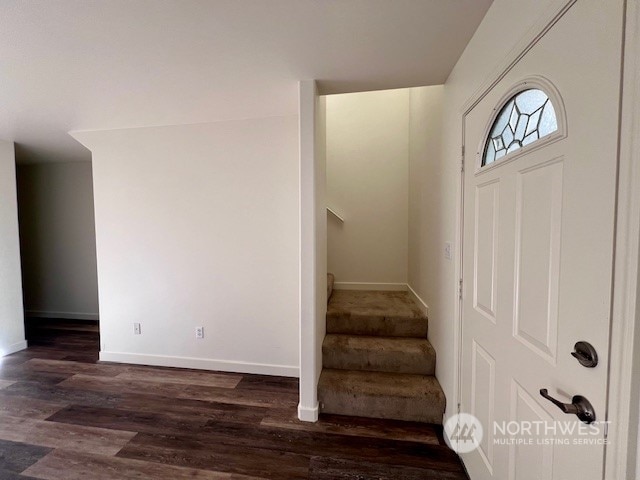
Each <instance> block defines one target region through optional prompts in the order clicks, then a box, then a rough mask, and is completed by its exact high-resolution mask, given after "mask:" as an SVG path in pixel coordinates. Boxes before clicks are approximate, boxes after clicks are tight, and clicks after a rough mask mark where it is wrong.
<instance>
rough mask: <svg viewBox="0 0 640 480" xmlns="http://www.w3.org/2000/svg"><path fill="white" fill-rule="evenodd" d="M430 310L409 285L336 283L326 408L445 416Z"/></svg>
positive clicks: (321, 393) (322, 391) (323, 395)
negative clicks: (404, 288) (346, 286)
mask: <svg viewBox="0 0 640 480" xmlns="http://www.w3.org/2000/svg"><path fill="white" fill-rule="evenodd" d="M427 326H428V321H427V317H426V316H425V315H424V314H423V313H422V312H421V311H420V309H419V308H418V306H417V305H416V304H415V303H414V302H413V300H411V298H410V297H409V295H408V294H407V293H406V292H374V291H352V290H336V291H333V293H332V294H331V296H330V299H329V304H328V307H327V335H326V337H325V340H324V343H323V345H322V361H323V370H322V373H321V375H320V382H319V384H318V397H319V401H320V411H321V412H322V413H333V414H339V415H354V416H360V417H372V418H388V419H395V420H409V421H418V422H426V423H436V424H440V423H442V415H443V413H444V407H445V398H444V393H443V392H442V388H441V387H440V384H439V383H438V380H436V378H435V377H434V373H435V364H436V354H435V351H434V349H433V347H432V346H431V344H430V343H429V341H428V340H427Z"/></svg>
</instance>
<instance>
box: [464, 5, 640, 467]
mask: <svg viewBox="0 0 640 480" xmlns="http://www.w3.org/2000/svg"><path fill="white" fill-rule="evenodd" d="M577 1H578V0H556V1H555V2H553V4H552V5H551V7H550V8H549V10H548V13H546V14H543V15H542V16H541V17H540V19H539V20H538V21H537V22H536V24H535V25H534V26H533V27H532V28H531V29H530V30H529V31H528V32H527V33H526V34H525V36H524V37H523V38H522V39H520V41H519V42H518V43H517V44H516V46H515V47H514V48H513V49H512V50H511V51H510V52H509V54H508V55H507V56H506V57H505V58H504V59H503V60H502V61H501V62H500V64H499V65H498V67H497V68H496V69H495V70H494V72H493V73H492V74H491V75H490V76H489V77H488V78H487V80H486V81H485V82H483V83H482V85H481V86H480V88H479V89H478V90H477V91H476V92H475V93H474V94H473V95H472V96H471V97H470V98H469V100H468V101H467V102H466V103H465V104H464V105H463V107H462V109H461V111H460V119H461V124H462V129H461V133H462V136H461V143H460V144H461V146H462V148H461V160H460V161H461V169H460V177H459V183H458V188H459V195H458V202H457V206H456V211H457V220H456V243H457V244H458V246H459V248H458V249H457V251H458V255H457V256H456V257H455V266H454V268H455V270H456V273H457V275H458V276H457V278H458V281H457V282H456V285H455V286H454V288H455V289H456V290H458V292H457V293H458V294H456V295H455V298H456V301H455V305H454V318H455V325H454V342H455V343H454V358H455V362H456V365H455V368H454V375H455V378H454V389H455V390H454V402H455V405H456V406H457V411H458V412H459V411H460V405H461V400H462V354H463V352H462V330H463V319H462V292H461V290H459V289H461V285H462V278H463V277H462V273H463V261H462V259H463V254H464V243H463V239H464V231H463V229H464V217H463V214H464V180H465V172H464V158H465V133H466V132H465V124H466V117H467V116H468V115H469V113H470V112H471V111H472V110H473V108H474V107H475V106H476V105H477V104H478V103H479V102H480V101H481V100H482V99H483V98H484V97H485V96H486V95H487V94H488V93H489V92H490V91H491V90H492V89H493V88H494V87H495V86H496V85H497V84H498V83H499V82H500V81H501V80H502V79H503V78H504V77H505V76H506V75H507V74H508V73H509V72H510V71H511V69H512V68H513V67H514V66H515V65H516V64H517V63H518V62H519V61H520V60H521V59H522V58H523V57H524V56H525V55H526V54H527V52H529V50H531V49H532V48H533V47H534V46H535V45H536V44H537V43H538V41H539V40H540V39H541V38H542V37H544V35H545V34H546V33H547V32H548V31H549V30H550V29H551V28H552V27H553V26H554V25H555V24H556V23H557V22H558V21H559V20H560V19H561V18H562V17H563V16H564V14H565V13H566V12H568V11H569V9H570V8H571V7H572V6H573V5H574V4H575V3H576V2H577ZM623 1H624V3H625V5H624V11H625V19H624V25H623V38H621V41H624V43H623V56H622V58H621V73H622V81H621V87H622V93H621V96H620V106H621V109H620V118H619V139H618V151H617V157H618V179H617V198H616V213H615V215H616V221H615V232H614V234H615V240H614V258H613V272H614V275H613V288H612V305H611V325H610V341H609V342H610V344H609V349H610V355H609V366H608V370H609V372H608V377H609V378H608V387H607V399H608V401H607V413H606V417H607V420H609V421H610V422H611V423H610V425H609V430H608V437H607V438H608V440H609V444H608V445H607V446H606V447H605V459H604V465H605V466H604V469H605V471H604V472H603V478H635V473H636V462H637V460H638V455H639V452H638V451H636V450H635V449H634V448H630V446H631V445H636V442H637V438H638V433H639V427H638V422H639V420H640V412H639V411H638V403H639V402H640V365H635V366H634V360H635V363H636V364H637V363H640V362H638V358H640V328H638V327H640V320H639V319H638V317H639V315H640V295H639V293H640V292H638V289H639V288H640V279H639V275H640V267H639V264H638V263H639V261H640V254H639V253H640V59H639V58H638V57H639V56H640V5H639V4H638V1H637V0H623ZM473 147H475V146H473ZM470 148H471V146H470ZM634 351H636V352H638V353H637V354H636V355H635V357H634Z"/></svg>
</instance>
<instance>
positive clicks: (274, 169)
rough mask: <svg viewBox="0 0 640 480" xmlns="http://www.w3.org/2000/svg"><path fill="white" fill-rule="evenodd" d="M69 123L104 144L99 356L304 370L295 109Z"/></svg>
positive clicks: (93, 146)
mask: <svg viewBox="0 0 640 480" xmlns="http://www.w3.org/2000/svg"><path fill="white" fill-rule="evenodd" d="M72 136H73V137H74V138H76V139H77V140H79V141H80V142H81V143H83V144H84V145H85V146H87V147H88V148H89V149H90V150H91V151H92V153H93V179H94V196H95V219H96V240H97V258H98V285H99V300H100V320H101V332H100V333H101V353H100V358H101V359H102V360H107V361H116V362H126V363H138V364H149V365H165V366H174V367H188V368H203V369H212V370H226V371H235V372H245V373H262V374H274V375H288V376H297V375H298V372H299V359H298V343H299V342H298V338H299V326H298V274H299V272H298V233H299V229H298V227H299V221H298V199H299V192H298V186H299V179H298V126H297V116H287V117H271V118H257V119H249V120H239V121H228V122H219V123H208V124H197V125H178V126H166V127H149V128H131V129H121V130H109V131H91V132H73V133H72ZM134 323H140V324H141V330H142V334H141V335H134V326H133V324H134ZM197 326H203V327H204V339H200V340H199V339H196V337H195V328H196V327H197Z"/></svg>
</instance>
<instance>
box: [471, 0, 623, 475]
mask: <svg viewBox="0 0 640 480" xmlns="http://www.w3.org/2000/svg"><path fill="white" fill-rule="evenodd" d="M622 22H623V1H622V0H611V1H607V2H600V1H596V0H578V1H577V2H576V3H575V4H574V5H573V6H572V7H571V8H569V10H568V11H567V12H566V13H565V14H564V15H563V17H562V18H561V19H559V20H558V22H557V23H556V24H555V25H554V26H553V27H552V28H551V29H550V30H549V31H547V33H546V34H545V35H544V36H543V37H542V38H540V39H539V40H538V41H537V43H536V44H535V45H534V46H533V47H532V48H531V49H530V50H529V51H528V52H527V53H526V54H525V55H524V56H523V57H522V58H521V59H520V60H519V61H518V63H517V64H516V65H514V66H513V67H512V68H511V70H510V71H509V72H507V73H506V74H505V76H504V77H503V78H502V79H501V80H500V81H499V82H498V83H497V84H496V85H495V86H494V87H493V88H492V89H491V90H490V91H489V92H488V93H487V94H486V95H485V96H484V97H483V98H482V99H481V100H480V101H479V102H478V103H477V105H476V106H475V107H474V108H473V109H472V110H471V111H470V112H469V113H468V114H467V115H466V116H465V119H464V121H465V139H464V142H465V146H466V149H465V150H466V154H465V172H464V199H465V200H464V212H463V215H464V222H463V231H464V248H463V285H464V289H463V299H462V365H461V381H462V383H461V386H462V388H461V411H463V412H468V413H472V414H474V415H475V416H476V417H478V418H479V420H480V421H481V423H482V425H483V428H484V433H485V435H484V438H483V440H482V442H481V444H480V446H479V448H478V449H476V450H475V451H473V452H471V453H467V454H463V455H462V457H463V460H464V462H465V464H466V466H467V468H468V470H469V473H470V475H471V478H472V479H473V480H476V479H497V480H504V479H507V478H508V479H512V480H522V479H536V480H540V479H551V480H567V479H576V478H580V479H586V480H596V479H602V470H603V458H604V428H603V425H600V426H599V427H598V429H597V430H596V431H595V434H591V435H589V436H588V439H589V441H590V442H591V443H589V444H586V445H585V444H584V443H583V444H580V443H579V442H583V441H584V437H583V436H582V435H578V434H577V433H576V432H577V430H576V429H575V428H574V430H573V433H567V434H563V433H562V432H561V433H560V434H558V435H556V437H562V438H566V439H568V441H569V443H568V444H559V443H553V441H552V439H553V435H538V436H536V435H533V443H532V444H529V445H525V444H508V443H504V442H503V443H500V440H501V439H503V440H504V439H505V438H508V437H509V435H506V437H505V435H502V434H501V433H500V432H496V431H495V427H494V425H496V424H497V425H503V424H504V423H505V422H512V421H527V422H529V423H531V422H547V423H548V422H562V424H563V425H573V426H574V427H577V426H579V425H584V424H583V423H581V422H580V421H579V420H578V419H577V417H576V416H575V415H567V414H564V413H562V412H561V411H560V409H559V408H558V407H557V406H555V405H554V404H552V403H551V402H549V401H548V400H546V399H544V398H542V397H541V396H540V394H539V391H540V389H542V388H546V389H548V391H549V394H551V395H553V396H554V397H556V398H558V399H559V400H561V401H563V402H570V401H571V398H572V396H573V395H583V396H585V397H586V398H588V400H589V401H590V402H591V403H592V404H593V406H594V408H595V411H596V415H597V419H598V420H600V421H603V420H606V418H605V416H606V406H607V405H606V388H607V364H608V357H609V352H608V341H609V338H608V336H609V321H610V308H611V281H612V259H613V240H614V218H615V194H616V173H617V142H618V114H619V94H620V91H619V88H620V61H621V60H620V59H621V39H622ZM525 81H526V82H527V83H523V82H525ZM514 87H515V89H514ZM532 87H536V88H542V89H543V90H545V91H546V92H547V93H548V94H549V96H550V98H551V100H552V101H553V103H554V107H555V109H556V113H557V114H558V115H559V125H560V129H559V131H560V133H559V134H557V135H555V136H550V137H548V138H546V139H543V140H541V141H540V142H539V143H538V144H535V143H534V144H531V145H530V146H528V147H525V148H522V149H520V150H519V151H515V152H514V153H511V154H509V155H507V156H506V157H504V158H502V159H499V160H498V161H496V162H495V163H494V164H492V165H491V166H490V167H488V168H486V167H485V168H481V167H480V166H479V165H480V159H481V157H482V154H483V152H484V140H485V137H486V135H487V133H486V132H487V129H488V127H489V123H490V122H491V120H492V117H493V116H494V115H495V113H496V111H499V110H500V108H501V107H502V104H504V103H505V102H506V101H507V100H508V98H505V95H506V94H507V93H509V92H510V91H511V92H512V93H516V91H518V90H517V89H519V90H525V89H527V88H532ZM519 128H524V127H523V126H522V125H521V126H519ZM580 340H584V341H588V342H589V343H591V344H592V345H593V346H594V347H595V348H596V350H597V352H598V356H599V357H600V363H599V365H598V366H597V367H596V368H585V367H583V366H581V365H580V364H579V363H578V362H577V361H576V359H574V358H573V357H572V356H571V352H572V351H573V346H574V344H575V343H576V342H577V341H580ZM557 425H559V424H557ZM550 437H551V440H549V438H550ZM545 442H547V443H545Z"/></svg>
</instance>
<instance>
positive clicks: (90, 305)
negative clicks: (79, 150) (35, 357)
mask: <svg viewBox="0 0 640 480" xmlns="http://www.w3.org/2000/svg"><path fill="white" fill-rule="evenodd" d="M17 174H18V175H17V176H18V211H19V218H20V247H21V251H22V272H23V275H22V276H23V285H24V303H25V310H26V314H27V316H38V317H47V318H72V319H81V320H97V319H98V274H97V269H96V234H95V219H94V213H93V179H92V173H91V162H65V163H57V162H56V163H40V164H28V165H18V167H17Z"/></svg>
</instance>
